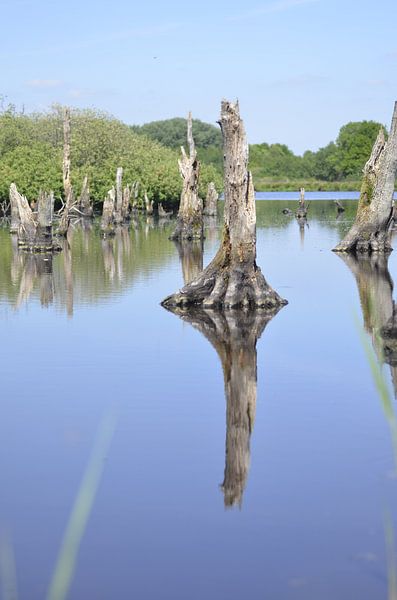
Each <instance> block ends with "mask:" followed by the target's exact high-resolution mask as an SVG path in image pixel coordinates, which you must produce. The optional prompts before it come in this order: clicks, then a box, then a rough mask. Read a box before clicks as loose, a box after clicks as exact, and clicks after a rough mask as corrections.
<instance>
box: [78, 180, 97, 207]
mask: <svg viewBox="0 0 397 600" xmlns="http://www.w3.org/2000/svg"><path fill="white" fill-rule="evenodd" d="M78 204H79V210H80V212H81V214H82V216H83V217H84V218H91V217H92V216H93V214H94V210H93V207H92V202H91V198H90V186H89V184H88V176H87V175H86V176H85V177H84V180H83V186H82V188H81V194H80V198H79V203H78Z"/></svg>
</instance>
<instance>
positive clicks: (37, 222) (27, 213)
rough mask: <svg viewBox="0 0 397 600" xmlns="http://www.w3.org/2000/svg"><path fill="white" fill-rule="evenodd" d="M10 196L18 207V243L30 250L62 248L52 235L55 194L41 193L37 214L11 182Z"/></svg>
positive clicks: (46, 250) (45, 250)
mask: <svg viewBox="0 0 397 600" xmlns="http://www.w3.org/2000/svg"><path fill="white" fill-rule="evenodd" d="M10 196H12V197H13V201H14V202H15V203H16V205H17V207H18V214H19V221H20V223H19V227H18V245H19V247H20V248H21V249H23V250H26V251H28V252H53V251H57V250H59V249H60V247H59V245H58V244H57V243H56V242H55V241H54V239H53V235H52V217H53V212H54V195H53V193H52V192H51V193H50V194H44V193H43V192H41V193H40V197H39V201H38V211H37V214H33V212H32V209H31V208H30V206H29V202H28V201H27V199H26V198H25V197H24V196H22V195H21V194H19V192H18V190H17V188H16V185H15V184H14V183H12V184H11V187H10Z"/></svg>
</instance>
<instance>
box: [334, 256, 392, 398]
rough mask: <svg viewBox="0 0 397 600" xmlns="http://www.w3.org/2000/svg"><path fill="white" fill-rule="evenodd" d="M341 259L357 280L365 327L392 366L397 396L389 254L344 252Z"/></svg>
mask: <svg viewBox="0 0 397 600" xmlns="http://www.w3.org/2000/svg"><path fill="white" fill-rule="evenodd" d="M340 258H341V259H342V260H343V262H344V263H345V264H346V265H347V266H348V267H349V269H350V270H351V272H352V273H353V275H354V277H355V279H356V283H357V288H358V293H359V296H360V304H361V309H362V313H363V319H364V327H365V329H366V331H367V332H368V333H369V334H370V335H371V337H372V344H373V346H374V349H375V352H376V354H377V356H378V358H379V359H380V360H383V361H384V362H386V363H387V364H389V365H390V370H391V375H392V379H393V385H394V390H395V393H396V395H397V311H396V307H395V304H394V301H393V280H392V278H391V276H390V273H389V269H388V266H387V262H388V256H385V255H384V254H380V253H378V254H374V253H373V254H371V255H370V256H366V255H363V256H357V257H356V256H354V255H351V254H341V255H340Z"/></svg>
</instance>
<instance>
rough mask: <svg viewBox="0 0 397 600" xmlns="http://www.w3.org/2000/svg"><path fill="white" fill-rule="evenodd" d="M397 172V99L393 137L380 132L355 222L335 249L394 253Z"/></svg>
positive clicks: (363, 184) (370, 160)
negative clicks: (391, 242)
mask: <svg viewBox="0 0 397 600" xmlns="http://www.w3.org/2000/svg"><path fill="white" fill-rule="evenodd" d="M396 172H397V102H396V103H395V104H394V112H393V118H392V122H391V127H390V133H389V138H388V140H387V141H386V140H385V135H384V131H383V128H382V129H381V130H380V131H379V134H378V137H377V138H376V141H375V144H374V146H373V148H372V152H371V156H370V158H369V160H368V161H367V163H366V165H365V167H364V171H363V173H364V175H363V180H362V184H361V192H360V199H359V202H358V208H357V214H356V219H355V222H354V224H353V225H352V227H351V229H350V231H349V232H348V234H347V235H346V237H345V238H344V239H343V240H342V241H341V242H340V244H338V245H337V246H336V248H334V252H352V253H371V252H390V251H391V250H392V248H391V245H390V229H391V224H392V222H393V195H394V184H395V179H396Z"/></svg>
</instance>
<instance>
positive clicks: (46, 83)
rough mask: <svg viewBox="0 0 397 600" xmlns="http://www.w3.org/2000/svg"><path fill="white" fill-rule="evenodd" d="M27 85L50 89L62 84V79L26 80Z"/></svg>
mask: <svg viewBox="0 0 397 600" xmlns="http://www.w3.org/2000/svg"><path fill="white" fill-rule="evenodd" d="M26 85H27V86H28V87H30V88H36V89H49V88H56V87H59V86H61V85H62V81H60V80H59V79H31V80H30V81H27V82H26Z"/></svg>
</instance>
